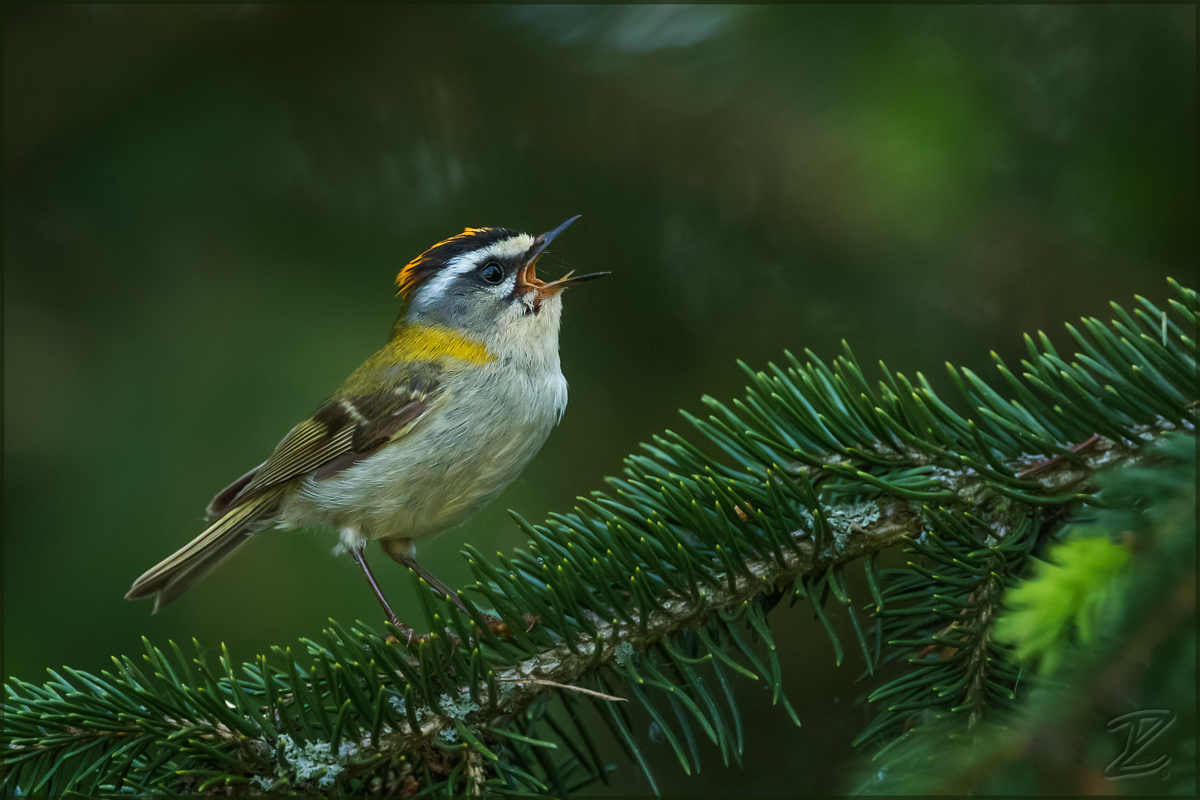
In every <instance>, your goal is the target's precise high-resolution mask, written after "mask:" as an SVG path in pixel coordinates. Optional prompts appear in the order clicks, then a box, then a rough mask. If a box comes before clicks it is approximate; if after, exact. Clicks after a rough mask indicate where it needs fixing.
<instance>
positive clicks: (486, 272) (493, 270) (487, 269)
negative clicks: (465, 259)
mask: <svg viewBox="0 0 1200 800" xmlns="http://www.w3.org/2000/svg"><path fill="white" fill-rule="evenodd" d="M479 277H481V278H483V279H484V281H486V282H487V283H499V282H500V281H502V280H504V267H502V266H500V265H499V264H497V263H496V262H495V261H490V262H488V263H487V264H484V265H483V269H481V270H479Z"/></svg>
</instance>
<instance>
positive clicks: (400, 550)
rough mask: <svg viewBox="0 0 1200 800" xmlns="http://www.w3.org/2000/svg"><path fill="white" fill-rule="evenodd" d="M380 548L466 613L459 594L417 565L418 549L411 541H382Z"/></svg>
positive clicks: (380, 541)
mask: <svg viewBox="0 0 1200 800" xmlns="http://www.w3.org/2000/svg"><path fill="white" fill-rule="evenodd" d="M379 546H380V548H382V550H383V552H385V553H387V554H388V555H389V556H391V557H392V559H394V560H395V561H396V563H397V564H401V565H403V566H405V567H408V568H409V569H411V570H412V571H413V572H415V573H417V575H418V576H419V577H421V578H423V579H424V580H425V582H426V583H428V584H429V585H430V586H432V587H433V588H434V590H436V591H437V592H438V593H439V594H442V595H445V596H446V597H449V598H450V600H451V602H453V603H454V605H456V606H458V607H459V608H461V609H462V610H463V611H464V612H466V610H467V607H466V606H465V605H463V601H462V600H460V599H459V597H458V592H456V591H454V590H453V589H451V588H450V587H449V586H447V585H446V584H444V583H442V582H441V581H440V580H438V579H437V578H435V577H434V575H433V573H432V572H430V571H429V570H427V569H425V568H424V567H422V566H421V565H420V564H418V563H417V560H416V559H415V558H413V554H414V553H415V552H416V549H417V548H416V547H414V546H413V543H412V540H411V539H380V540H379Z"/></svg>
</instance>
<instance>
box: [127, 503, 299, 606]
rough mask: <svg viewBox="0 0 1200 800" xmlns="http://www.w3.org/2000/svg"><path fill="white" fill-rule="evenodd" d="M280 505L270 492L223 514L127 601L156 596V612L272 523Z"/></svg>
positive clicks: (136, 583) (141, 583)
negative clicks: (271, 520)
mask: <svg viewBox="0 0 1200 800" xmlns="http://www.w3.org/2000/svg"><path fill="white" fill-rule="evenodd" d="M278 508H279V496H278V495H277V494H276V493H273V492H269V493H267V494H263V495H259V496H258V497H254V498H251V499H249V500H247V501H246V502H245V503H241V504H239V505H237V506H234V507H233V508H231V509H229V510H228V511H227V512H226V513H224V514H222V515H221V516H220V517H219V518H218V519H217V520H216V521H215V522H213V523H212V524H211V525H209V526H208V527H207V528H205V530H204V532H203V533H201V534H200V535H199V536H197V537H196V538H195V539H193V540H192V541H190V542H188V543H187V544H186V545H184V546H183V547H181V548H180V549H179V550H177V551H175V552H174V553H172V554H171V555H169V556H167V557H166V558H165V559H163V560H162V561H160V562H159V563H157V564H155V565H154V566H153V567H151V568H150V569H148V570H146V572H145V574H143V575H142V576H141V577H140V578H138V579H137V580H136V581H134V582H133V587H132V588H130V590H129V591H128V592H127V593H126V594H125V599H126V600H137V599H139V598H142V597H149V596H150V595H155V598H154V613H156V614H157V613H158V610H159V609H161V608H162V607H163V606H165V605H166V604H167V603H170V602H171V601H172V600H174V599H175V598H177V597H179V595H181V594H183V593H184V592H185V591H186V590H187V588H188V587H189V586H191V585H192V584H193V583H195V582H196V581H198V580H200V579H201V578H203V577H204V576H205V575H207V574H208V573H210V572H212V571H213V570H214V569H216V568H217V566H218V565H219V564H220V563H221V562H222V561H224V560H225V559H226V558H228V557H229V556H230V555H232V554H233V552H234V551H235V550H237V549H238V548H239V547H241V546H242V545H243V544H245V543H246V542H247V541H249V539H250V536H251V535H252V534H254V533H256V532H258V531H260V530H262V529H263V528H264V527H266V526H267V525H268V524H269V520H270V518H271V517H272V516H274V514H275V512H276V511H277V510H278Z"/></svg>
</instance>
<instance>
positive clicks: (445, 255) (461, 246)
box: [396, 228, 518, 300]
mask: <svg viewBox="0 0 1200 800" xmlns="http://www.w3.org/2000/svg"><path fill="white" fill-rule="evenodd" d="M517 233H518V232H517V231H514V230H509V229H508V228H466V229H464V230H463V232H462V233H456V234H455V235H454V236H451V237H450V238H449V239H443V240H442V241H440V242H438V243H437V244H435V245H434V246H433V247H431V248H429V249H428V250H426V251H425V252H424V253H421V255H419V256H417V257H416V258H414V259H413V260H412V261H410V262H408V263H407V264H405V265H404V269H402V270H400V274H399V275H397V276H396V288H397V291H396V294H398V295H401V296H402V297H404V299H405V300H409V299H412V296H413V294H414V293H415V292H416V291H417V289H419V288H421V286H423V285H424V284H425V282H426V281H428V280H429V279H430V278H432V277H433V276H434V275H436V274H437V273H438V272H439V271H441V269H442V268H443V267H445V266H446V264H448V263H449V262H450V261H451V260H452V259H454V258H457V257H458V256H461V255H463V254H464V253H469V252H471V251H472V250H478V249H479V248H481V247H487V246H488V245H492V244H495V243H496V242H498V241H501V240H503V239H507V238H509V237H510V236H516V235H517Z"/></svg>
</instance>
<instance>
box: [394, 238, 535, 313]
mask: <svg viewBox="0 0 1200 800" xmlns="http://www.w3.org/2000/svg"><path fill="white" fill-rule="evenodd" d="M531 247H533V237H532V236H530V235H529V234H527V233H519V234H517V235H516V236H510V237H508V238H507V239H503V240H501V241H499V242H496V243H495V244H493V245H489V246H487V247H484V248H482V249H480V250H472V251H471V252H469V253H463V254H462V255H461V256H458V257H457V258H453V259H451V260H450V261H449V263H447V264H446V267H445V268H444V269H443V270H442V271H441V272H439V273H438V274H437V275H435V276H434V277H433V279H432V280H430V281H429V282H428V283H426V284H425V285H424V286H422V287H421V289H420V290H419V291H418V292H417V295H418V297H420V298H421V299H422V300H432V299H433V298H435V297H441V296H442V295H443V294H445V292H446V289H447V288H448V287H449V286H450V284H451V283H453V282H454V280H455V279H456V278H458V277H460V276H462V275H466V274H467V273H468V272H472V271H474V269H475V268H476V267H478V266H479V265H480V264H482V263H483V262H484V261H486V260H487V259H489V258H509V257H512V256H516V255H520V254H521V253H524V252H526V251H528V250H529V248H531Z"/></svg>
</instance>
